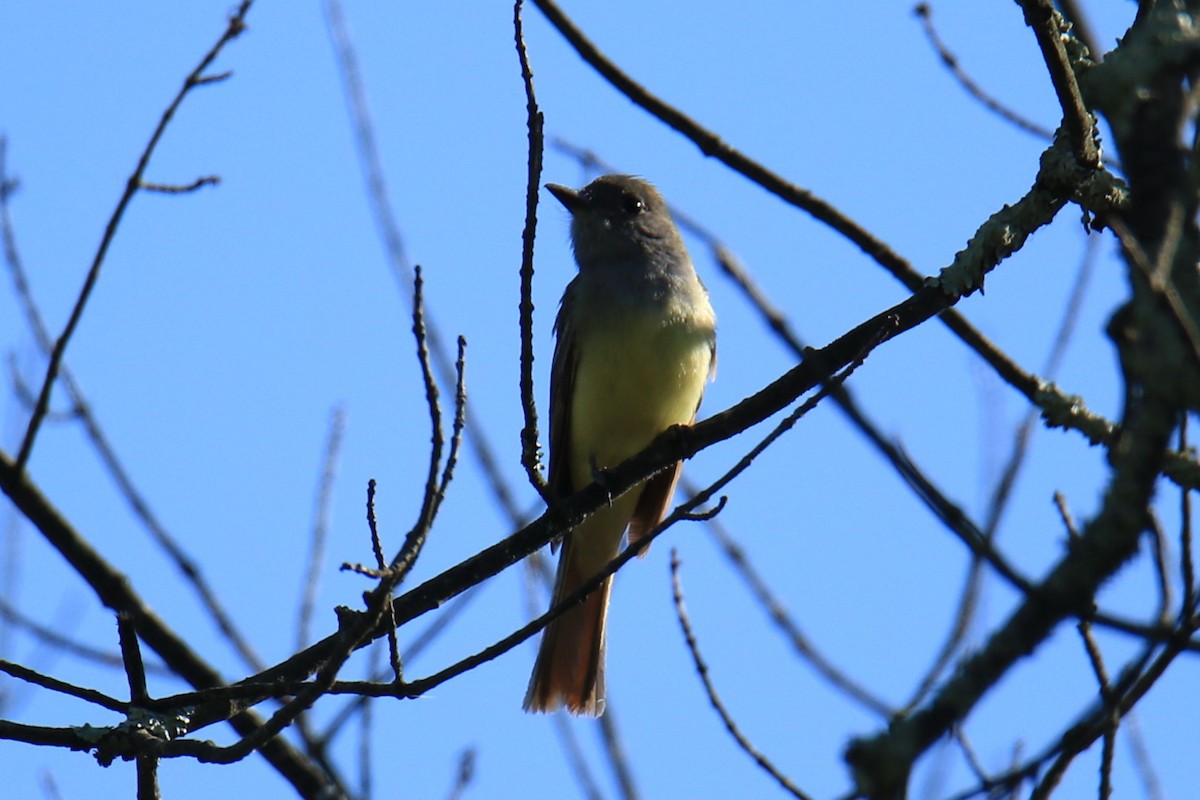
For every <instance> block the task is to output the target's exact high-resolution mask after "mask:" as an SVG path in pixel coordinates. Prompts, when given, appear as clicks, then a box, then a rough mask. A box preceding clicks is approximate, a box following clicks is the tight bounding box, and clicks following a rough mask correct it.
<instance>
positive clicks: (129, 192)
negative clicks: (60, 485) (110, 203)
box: [16, 0, 254, 470]
mask: <svg viewBox="0 0 1200 800" xmlns="http://www.w3.org/2000/svg"><path fill="white" fill-rule="evenodd" d="M253 2H254V0H242V3H241V4H240V5H239V6H238V8H237V10H236V11H235V12H234V13H233V14H232V15H231V16H230V17H229V22H228V24H227V25H226V27H225V32H224V33H223V34H222V35H221V37H220V38H219V39H217V42H216V44H214V45H213V46H212V48H210V49H209V51H208V52H207V53H205V54H204V57H203V58H201V59H200V63H199V64H197V65H196V68H195V69H193V70H192V71H191V73H190V74H189V75H188V76H187V78H185V79H184V81H183V85H182V86H181V87H180V88H179V91H178V92H177V93H176V95H175V99H174V100H172V101H171V104H170V105H168V106H167V110H166V111H164V112H163V115H162V117H161V118H160V119H159V121H158V126H157V127H155V129H154V133H152V134H151V135H150V141H149V142H148V143H147V144H146V147H145V149H144V150H142V155H141V157H140V158H138V163H137V166H136V167H135V168H134V170H133V174H132V175H130V176H129V179H128V180H127V181H126V182H125V190H124V192H123V193H122V194H121V199H120V200H118V201H117V207H116V209H115V210H114V211H113V213H112V216H111V217H109V220H108V224H107V225H106V226H105V229H104V236H103V237H102V238H101V239H100V247H99V249H97V251H96V255H95V256H94V257H93V258H92V265H91V267H90V268H89V269H88V273H87V277H86V278H85V279H84V282H83V287H82V288H81V289H80V290H79V296H78V297H77V298H76V300H75V305H74V307H73V308H72V309H71V316H70V317H69V318H68V319H67V324H66V326H65V327H64V328H63V332H62V333H61V334H60V335H59V337H58V339H57V340H56V341H55V342H54V348H53V349H52V350H51V352H50V363H49V364H48V365H47V366H46V377H45V378H44V379H43V380H42V388H41V391H40V392H39V393H38V399H37V405H36V406H35V407H34V410H33V415H32V416H31V417H30V419H29V425H28V427H27V428H26V429H25V438H24V440H23V441H22V442H21V448H20V450H18V451H17V458H16V465H17V469H18V470H24V469H25V465H26V464H27V463H28V461H29V456H30V454H31V453H32V452H33V443H34V441H35V440H36V439H37V434H38V429H39V428H40V427H41V425H42V420H43V418H44V417H45V415H46V411H47V410H48V409H49V408H50V391H51V389H53V388H54V383H55V381H56V380H57V377H58V371H59V368H60V367H61V365H62V360H63V356H64V354H65V353H66V351H67V345H68V344H69V343H70V341H71V335H72V334H73V333H74V332H75V328H76V327H77V326H78V325H79V320H80V319H82V318H83V310H84V308H85V307H86V306H87V302H88V298H90V297H91V294H92V289H94V288H95V286H96V281H97V280H98V279H99V277H100V267H101V265H102V264H103V263H104V257H105V256H106V255H107V254H108V248H109V245H111V244H112V241H113V238H114V237H115V236H116V233H117V227H118V226H119V225H120V224H121V220H122V219H123V218H124V216H125V209H126V208H128V207H129V203H130V201H131V200H133V196H134V195H135V194H137V191H138V189H139V188H141V185H142V176H143V175H145V174H146V167H147V166H149V164H150V157H151V156H152V155H153V154H154V150H155V148H156V147H157V146H158V142H159V140H160V139H161V138H162V135H163V133H164V132H165V131H166V129H167V125H168V124H170V122H171V119H172V118H173V117H174V116H175V112H176V110H177V109H178V108H179V106H180V104H181V103H183V99H184V98H185V97H187V95H188V93H190V92H191V91H192V89H194V88H196V87H197V86H200V85H203V83H204V73H205V71H207V70H208V68H209V66H210V65H211V64H212V63H213V61H215V60H216V58H217V56H218V55H220V53H221V50H222V49H224V47H225V45H226V44H228V43H229V42H230V41H232V40H233V39H235V38H237V36H238V35H239V34H241V32H242V31H243V30H245V29H246V14H247V13H248V12H249V11H250V6H251V5H252V3H253Z"/></svg>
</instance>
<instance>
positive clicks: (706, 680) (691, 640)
mask: <svg viewBox="0 0 1200 800" xmlns="http://www.w3.org/2000/svg"><path fill="white" fill-rule="evenodd" d="M671 596H672V597H673V598H674V599H675V617H676V618H677V619H678V620H679V626H680V627H681V628H682V629H683V638H684V641H685V642H686V643H687V647H688V651H689V652H690V653H691V654H692V662H693V663H694V664H695V665H696V674H697V675H699V676H700V680H701V682H702V683H703V684H704V691H705V693H706V694H707V695H708V702H709V703H710V704H712V707H713V708H714V709H715V710H716V712H717V715H718V716H720V717H721V722H722V723H724V725H725V730H727V731H729V735H730V736H732V737H733V739H734V741H736V742H737V744H738V747H740V748H742V750H744V751H745V752H746V754H747V755H748V756H750V758H752V759H754V763H756V764H758V766H759V767H761V768H762V770H763V771H764V772H766V773H767V774H768V775H770V776H771V777H772V778H774V779H775V781H776V782H777V783H778V784H779V785H780V786H781V787H783V789H784V791H786V792H787V793H788V794H790V795H792V797H797V798H800V800H810V798H809V795H807V794H805V793H804V792H803V791H802V790H801V789H800V787H798V786H796V784H794V783H792V781H791V779H790V778H788V776H786V775H784V774H783V773H782V772H780V771H779V768H778V767H776V766H775V765H774V764H773V763H771V761H770V759H768V758H767V757H766V756H765V755H763V754H762V753H761V752H760V751H759V750H758V748H756V747H755V746H754V745H753V744H751V742H750V740H749V739H747V738H746V736H745V734H743V733H742V731H741V729H740V728H739V727H738V725H737V723H735V722H734V721H733V717H732V716H730V714H729V710H728V709H726V708H725V703H724V702H723V701H722V700H721V697H720V695H718V694H717V689H716V687H715V686H714V685H713V682H712V677H711V676H710V675H709V673H708V664H706V663H705V661H704V657H703V656H701V655H700V646H699V644H697V642H696V635H695V633H693V631H692V623H691V621H690V620H689V619H688V615H687V610H686V609H685V608H684V606H683V584H682V581H681V580H680V578H679V553H678V551H676V550H675V549H674V548H672V549H671Z"/></svg>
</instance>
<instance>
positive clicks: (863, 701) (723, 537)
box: [683, 475, 895, 719]
mask: <svg viewBox="0 0 1200 800" xmlns="http://www.w3.org/2000/svg"><path fill="white" fill-rule="evenodd" d="M683 482H684V491H686V492H687V493H688V494H689V495H691V494H695V493H696V486H695V484H694V483H692V482H691V481H690V480H689V479H688V477H687V476H686V475H685V476H684V478H683ZM705 530H707V531H708V533H709V535H710V536H712V538H713V540H714V541H715V542H716V543H717V545H718V546H719V547H720V548H721V550H722V551H723V552H724V553H725V558H726V560H727V561H728V562H729V564H730V565H731V566H732V567H733V569H734V571H735V572H736V573H737V574H738V575H739V576H740V577H741V579H742V580H743V581H744V582H745V583H746V585H747V587H749V589H750V591H751V592H752V593H753V594H754V596H755V598H756V599H757V600H758V604H759V605H760V606H762V608H763V610H764V611H766V612H767V614H768V616H769V617H770V619H771V621H772V622H773V623H774V624H775V626H776V627H777V628H779V630H780V631H781V632H782V633H783V634H784V635H785V636H787V638H788V641H790V642H791V644H792V649H794V650H795V651H796V653H797V654H798V655H799V656H800V657H801V658H803V659H804V660H805V661H807V662H808V663H809V665H810V666H812V668H813V669H815V670H816V671H817V672H818V673H819V674H820V675H821V676H822V677H823V678H824V679H825V680H826V681H828V682H829V683H830V684H831V685H833V686H834V687H836V688H838V689H839V690H841V691H842V693H843V694H845V695H846V696H847V697H849V698H850V699H851V700H854V701H855V702H857V703H858V704H859V705H861V706H862V707H863V708H865V709H867V710H868V711H870V712H871V713H873V714H875V715H877V716H880V717H883V718H884V719H889V718H891V716H892V715H893V714H894V713H895V709H893V708H892V707H891V706H889V705H888V704H887V703H886V702H884V701H883V700H882V699H880V698H879V697H876V696H875V695H874V694H872V693H871V691H870V690H869V689H867V688H866V687H864V686H863V685H862V684H860V683H858V682H857V681H855V680H854V679H852V678H850V677H849V676H847V675H846V674H845V673H844V672H842V671H841V670H840V669H838V668H837V667H836V666H835V665H834V664H833V662H832V661H831V660H830V659H829V658H827V657H826V656H825V655H824V654H823V653H821V652H820V651H819V650H818V649H817V648H816V647H815V646H814V645H813V644H812V642H810V641H809V639H808V637H807V636H806V635H805V634H804V632H803V631H802V630H800V626H799V625H798V624H797V623H796V621H795V620H794V619H793V618H792V615H791V614H790V613H788V610H787V609H786V608H785V607H784V605H783V603H782V602H780V600H779V598H778V597H776V596H775V593H774V592H773V591H772V590H771V587H770V586H769V585H768V584H767V582H766V580H764V579H763V577H762V575H760V574H759V572H758V570H757V569H756V568H755V567H754V565H753V564H752V563H751V562H750V559H749V557H748V556H747V555H746V551H745V549H744V548H743V547H742V546H741V545H740V544H739V543H738V542H737V541H736V540H735V539H734V538H733V536H732V535H730V533H729V531H727V530H726V529H725V526H724V525H723V524H722V523H721V522H720V521H719V520H712V521H711V522H710V523H709V524H708V525H706V526H705Z"/></svg>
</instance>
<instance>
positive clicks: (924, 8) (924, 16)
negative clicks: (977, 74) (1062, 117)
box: [913, 3, 1054, 142]
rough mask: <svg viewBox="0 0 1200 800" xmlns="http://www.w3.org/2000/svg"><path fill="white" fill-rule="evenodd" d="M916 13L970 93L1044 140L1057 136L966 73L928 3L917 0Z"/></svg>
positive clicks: (992, 109)
mask: <svg viewBox="0 0 1200 800" xmlns="http://www.w3.org/2000/svg"><path fill="white" fill-rule="evenodd" d="M913 13H915V14H916V15H917V19H919V20H921V27H922V28H923V29H924V30H925V38H927V39H928V40H929V44H930V45H931V46H932V47H933V49H934V50H936V51H937V54H938V58H940V59H941V60H942V63H943V64H945V65H946V69H948V70H950V74H951V75H952V76H953V77H954V79H955V80H956V81H958V83H959V85H960V86H962V88H963V89H965V90H966V92H967V94H969V95H971V96H972V97H974V98H975V99H976V100H978V101H979V102H980V103H982V104H983V105H984V107H985V108H987V109H988V110H989V111H991V112H992V113H993V114H996V115H997V116H999V117H1000V118H1001V119H1003V120H1005V121H1006V122H1009V123H1011V124H1012V125H1014V126H1016V127H1018V128H1020V129H1021V130H1023V131H1025V132H1026V133H1030V134H1033V135H1034V136H1036V137H1037V138H1039V139H1041V140H1042V141H1043V142H1048V141H1050V140H1051V139H1053V138H1054V131H1052V130H1050V129H1049V128H1046V127H1045V126H1043V125H1039V124H1037V123H1036V122H1033V121H1031V120H1029V119H1027V118H1026V117H1023V116H1021V115H1020V114H1018V113H1017V112H1016V111H1013V110H1012V109H1011V108H1009V107H1008V106H1006V105H1004V104H1003V103H1001V102H1000V101H999V100H997V99H996V98H994V97H992V96H991V95H990V94H988V93H987V92H986V91H984V89H983V87H982V86H980V85H979V84H978V83H976V82H975V80H974V79H973V78H972V77H971V76H970V75H968V74H967V72H966V70H964V69H963V68H962V66H961V65H959V63H958V58H957V57H956V56H955V55H954V53H953V52H951V51H950V48H949V47H947V46H946V43H945V42H943V41H942V37H941V36H939V35H938V32H937V28H936V27H934V24H933V9H932V8H930V6H929V4H928V3H919V4H917V7H916V8H915V9H913Z"/></svg>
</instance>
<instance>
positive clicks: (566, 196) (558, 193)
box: [546, 183, 587, 214]
mask: <svg viewBox="0 0 1200 800" xmlns="http://www.w3.org/2000/svg"><path fill="white" fill-rule="evenodd" d="M546 188H547V189H549V190H550V194H552V195H554V196H555V197H556V198H558V202H560V203H562V204H563V205H564V206H566V207H567V210H568V211H570V212H571V213H572V214H575V213H577V212H578V211H579V210H580V209H582V208H584V207H585V206H586V205H587V201H586V200H584V198H583V195H581V194H579V192H577V191H575V190H574V189H569V188H567V187H566V186H560V185H559V184H557V183H547V184H546Z"/></svg>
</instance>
